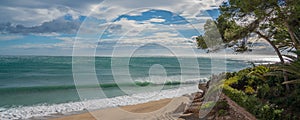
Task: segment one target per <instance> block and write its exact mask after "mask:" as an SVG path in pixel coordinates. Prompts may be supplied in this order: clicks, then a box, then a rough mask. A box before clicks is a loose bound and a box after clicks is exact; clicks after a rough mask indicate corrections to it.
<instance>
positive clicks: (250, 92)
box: [245, 85, 255, 95]
mask: <svg viewBox="0 0 300 120" xmlns="http://www.w3.org/2000/svg"><path fill="white" fill-rule="evenodd" d="M254 92H255V90H254V89H253V88H252V87H251V86H249V85H247V86H246V87H245V93H246V94H250V95H252V94H254Z"/></svg>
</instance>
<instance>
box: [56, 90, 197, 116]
mask: <svg viewBox="0 0 300 120" xmlns="http://www.w3.org/2000/svg"><path fill="white" fill-rule="evenodd" d="M190 102H191V97H190V96H182V97H177V98H172V99H162V100H158V101H151V102H148V103H143V104H137V105H128V106H123V107H117V108H107V109H102V110H95V111H91V112H87V113H82V114H76V115H70V116H64V117H60V118H55V119H53V120H137V119H139V120H140V119H146V120H156V119H174V118H175V119H176V118H177V117H179V116H180V115H181V114H182V112H184V110H185V109H186V108H187V105H189V103H190Z"/></svg>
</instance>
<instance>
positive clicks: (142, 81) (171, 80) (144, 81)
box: [0, 76, 208, 94]
mask: <svg viewBox="0 0 300 120" xmlns="http://www.w3.org/2000/svg"><path fill="white" fill-rule="evenodd" d="M153 79H155V81H152V80H153ZM179 79H180V77H167V79H165V78H163V77H159V76H158V77H153V78H150V77H145V78H137V79H135V80H134V81H135V82H134V84H132V83H101V84H98V85H85V86H77V87H80V88H96V87H101V88H110V87H118V86H129V87H130V86H151V85H166V86H172V85H180V84H195V83H199V82H206V81H207V80H208V78H201V79H199V78H197V79H187V80H184V81H180V80H179ZM161 81H164V82H161ZM66 89H76V86H75V85H57V86H31V87H7V88H0V93H5V94H8V93H18V92H22V93H24V92H42V91H53V90H66Z"/></svg>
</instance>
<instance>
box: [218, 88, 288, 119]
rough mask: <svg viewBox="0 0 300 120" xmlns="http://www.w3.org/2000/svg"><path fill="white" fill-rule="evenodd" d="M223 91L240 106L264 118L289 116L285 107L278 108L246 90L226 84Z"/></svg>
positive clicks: (259, 117)
mask: <svg viewBox="0 0 300 120" xmlns="http://www.w3.org/2000/svg"><path fill="white" fill-rule="evenodd" d="M223 92H224V93H225V94H226V95H227V96H228V97H229V98H231V99H232V100H233V101H235V102H236V103H237V104H239V105H240V106H242V107H244V108H245V109H247V110H248V111H249V112H250V113H252V114H253V115H255V116H256V117H257V118H258V119H262V120H281V119H285V118H287V116H285V115H284V114H283V112H284V110H283V109H278V108H277V107H275V106H274V105H272V104H269V103H263V102H262V101H260V100H259V99H258V98H256V97H255V96H253V95H252V96H248V95H246V94H245V93H244V92H242V91H240V90H237V89H233V88H231V87H230V86H224V89H223Z"/></svg>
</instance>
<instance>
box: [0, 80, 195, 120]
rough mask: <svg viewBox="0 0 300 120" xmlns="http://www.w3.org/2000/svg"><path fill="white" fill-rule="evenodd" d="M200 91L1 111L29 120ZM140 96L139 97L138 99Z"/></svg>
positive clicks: (0, 115) (6, 119)
mask: <svg viewBox="0 0 300 120" xmlns="http://www.w3.org/2000/svg"><path fill="white" fill-rule="evenodd" d="M197 91H199V90H198V89H197V87H196V86H192V87H180V88H178V89H168V90H162V91H158V92H149V93H139V94H134V95H129V96H118V97H114V98H105V99H95V100H84V101H80V102H69V103H61V104H53V105H48V104H41V105H35V106H20V107H14V108H8V109H1V110H0V119H1V120H12V119H29V118H32V117H42V116H50V115H53V114H66V113H70V112H79V111H83V110H86V109H88V110H95V109H102V108H109V107H118V106H125V105H134V104H139V103H146V102H149V101H155V100H160V99H165V98H174V97H179V96H182V95H184V94H190V93H193V92H197ZM152 94H156V96H155V97H151V98H147V99H140V96H145V97H147V96H149V95H152ZM137 96H139V97H137Z"/></svg>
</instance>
